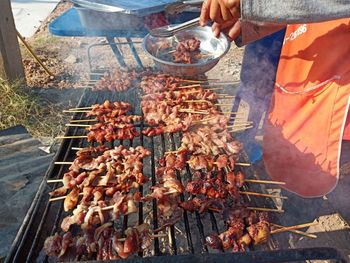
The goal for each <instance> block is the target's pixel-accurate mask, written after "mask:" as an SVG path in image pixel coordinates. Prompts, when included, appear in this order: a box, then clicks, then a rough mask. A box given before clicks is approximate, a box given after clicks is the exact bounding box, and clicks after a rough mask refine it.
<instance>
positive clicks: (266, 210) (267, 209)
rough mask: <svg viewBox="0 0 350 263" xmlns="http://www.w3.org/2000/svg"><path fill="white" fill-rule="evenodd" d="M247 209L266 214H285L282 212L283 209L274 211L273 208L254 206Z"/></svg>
mask: <svg viewBox="0 0 350 263" xmlns="http://www.w3.org/2000/svg"><path fill="white" fill-rule="evenodd" d="M247 209H249V210H255V211H265V212H276V213H284V210H282V209H273V208H264V207H253V206H248V207H247Z"/></svg>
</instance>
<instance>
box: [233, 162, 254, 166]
mask: <svg viewBox="0 0 350 263" xmlns="http://www.w3.org/2000/svg"><path fill="white" fill-rule="evenodd" d="M235 165H238V166H251V164H250V163H235Z"/></svg>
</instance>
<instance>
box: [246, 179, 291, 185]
mask: <svg viewBox="0 0 350 263" xmlns="http://www.w3.org/2000/svg"><path fill="white" fill-rule="evenodd" d="M244 181H245V182H247V183H256V184H279V185H285V184H286V183H285V182H278V181H266V180H255V179H244Z"/></svg>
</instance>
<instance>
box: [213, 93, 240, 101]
mask: <svg viewBox="0 0 350 263" xmlns="http://www.w3.org/2000/svg"><path fill="white" fill-rule="evenodd" d="M216 96H217V97H218V98H220V97H223V98H220V99H221V100H222V99H234V98H236V96H231V95H228V94H225V93H218V94H216Z"/></svg>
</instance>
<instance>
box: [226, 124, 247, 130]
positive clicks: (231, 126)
mask: <svg viewBox="0 0 350 263" xmlns="http://www.w3.org/2000/svg"><path fill="white" fill-rule="evenodd" d="M248 126H253V125H252V123H249V122H241V123H235V124H233V125H228V126H227V127H226V128H228V129H229V128H232V129H235V128H242V127H243V128H244V127H248Z"/></svg>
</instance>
